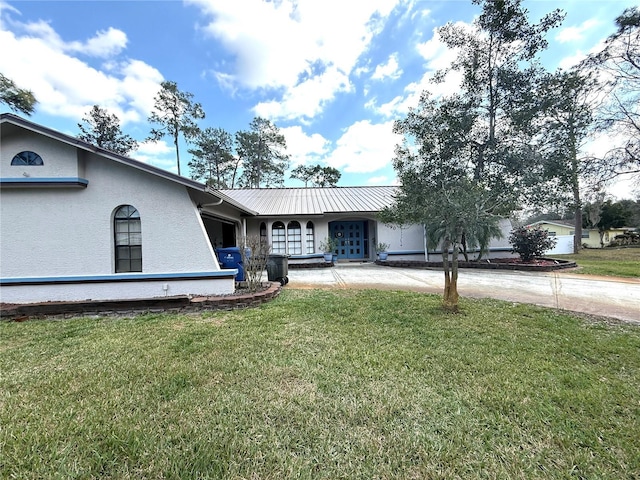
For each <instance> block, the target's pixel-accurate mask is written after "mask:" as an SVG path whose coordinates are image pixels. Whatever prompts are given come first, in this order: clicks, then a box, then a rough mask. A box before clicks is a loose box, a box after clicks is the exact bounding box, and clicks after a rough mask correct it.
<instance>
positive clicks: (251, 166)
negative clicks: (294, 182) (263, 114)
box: [236, 117, 289, 188]
mask: <svg viewBox="0 0 640 480" xmlns="http://www.w3.org/2000/svg"><path fill="white" fill-rule="evenodd" d="M286 148H287V143H286V141H285V138H284V135H282V134H281V133H280V131H279V130H278V127H276V126H275V125H274V124H272V123H271V122H270V121H269V120H266V119H264V118H260V117H255V118H254V119H253V120H252V122H251V125H250V130H249V131H240V132H237V133H236V151H237V153H238V157H239V158H240V160H241V162H242V175H241V176H240V179H239V183H240V185H241V186H242V187H245V188H260V187H261V186H265V187H278V186H282V185H283V184H284V172H285V170H286V169H287V167H288V166H289V156H288V155H287V154H285V153H284V150H286Z"/></svg>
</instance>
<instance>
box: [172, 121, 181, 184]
mask: <svg viewBox="0 0 640 480" xmlns="http://www.w3.org/2000/svg"><path fill="white" fill-rule="evenodd" d="M173 144H174V145H175V146H176V161H177V162H178V175H180V149H179V148H178V130H176V133H175V135H174V137H173Z"/></svg>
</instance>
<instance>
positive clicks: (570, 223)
mask: <svg viewBox="0 0 640 480" xmlns="http://www.w3.org/2000/svg"><path fill="white" fill-rule="evenodd" d="M544 223H546V224H549V225H556V226H558V227H567V228H573V227H574V226H575V223H574V221H573V220H539V221H537V222H533V223H531V224H529V225H527V226H528V227H533V226H534V225H542V224H544Z"/></svg>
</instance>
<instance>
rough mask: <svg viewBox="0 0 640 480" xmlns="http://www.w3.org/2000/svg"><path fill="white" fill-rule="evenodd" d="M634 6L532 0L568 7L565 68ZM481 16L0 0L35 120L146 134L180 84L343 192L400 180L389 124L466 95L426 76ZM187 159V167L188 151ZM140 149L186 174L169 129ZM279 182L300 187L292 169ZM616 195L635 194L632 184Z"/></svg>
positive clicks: (8, 57)
mask: <svg viewBox="0 0 640 480" xmlns="http://www.w3.org/2000/svg"><path fill="white" fill-rule="evenodd" d="M636 3H637V2H634V1H628V0H597V1H596V0H575V1H574V0H555V1H551V0H525V1H524V2H523V5H524V6H525V8H527V9H528V10H529V18H530V21H531V22H537V21H538V20H539V19H540V18H541V17H542V16H543V15H544V14H546V13H548V12H550V11H552V10H553V9H554V8H560V9H562V10H563V11H564V12H565V13H566V17H565V20H564V22H563V24H562V26H561V27H559V28H557V29H555V30H552V31H551V32H549V33H548V35H547V39H548V41H549V48H548V49H547V51H545V52H544V54H543V55H542V57H541V60H542V62H543V64H544V65H545V66H546V67H547V68H548V69H549V70H555V69H556V68H559V67H561V68H565V69H566V68H569V67H571V66H572V65H574V64H576V63H577V62H579V61H580V60H581V59H582V58H584V56H585V55H587V54H588V53H589V52H591V51H594V50H597V49H599V47H600V46H601V44H602V41H603V40H604V39H605V38H606V37H607V36H608V35H610V34H611V33H613V32H614V31H615V24H614V20H615V18H616V17H617V16H618V15H620V14H621V13H622V11H623V10H624V9H625V8H627V7H631V6H634V5H635V4H636ZM479 13H480V7H479V6H478V5H474V4H472V2H471V1H470V0H442V1H431V0H271V1H265V0H184V1H160V0H156V1H134V0H130V1H9V2H7V1H5V0H0V72H2V73H3V74H4V75H5V76H7V77H9V78H11V79H12V80H14V81H15V82H16V84H17V85H18V86H20V87H22V88H27V89H29V90H31V91H32V92H33V93H34V94H35V96H36V98H37V99H38V101H39V103H38V105H37V107H36V112H35V113H34V114H33V115H32V116H31V117H30V119H31V120H32V121H34V122H36V123H39V124H42V125H44V126H47V127H49V128H53V129H56V130H59V131H61V132H64V133H67V134H70V135H77V134H78V133H79V128H78V125H77V124H78V123H79V122H80V121H81V120H82V118H83V117H84V116H86V114H87V113H88V112H89V110H90V109H91V107H92V106H93V105H99V106H101V107H102V108H106V109H107V110H108V111H109V112H110V113H113V114H115V115H117V116H118V117H119V119H120V120H121V122H122V130H123V132H124V133H127V134H129V135H131V136H132V137H134V138H135V139H136V140H138V141H140V142H143V141H144V140H145V138H146V137H147V136H148V135H149V131H150V129H151V128H152V125H151V124H150V123H149V122H148V121H147V118H148V116H149V114H150V112H151V110H152V108H153V102H154V100H153V99H154V96H155V95H156V94H157V92H158V90H159V88H160V83H161V82H162V81H164V80H170V81H174V82H176V83H177V85H178V88H179V89H180V90H182V91H185V92H190V93H192V94H193V96H194V101H196V102H199V103H201V104H202V106H203V109H204V111H205V113H206V118H205V119H203V120H201V121H200V122H199V125H200V127H201V128H205V127H213V128H223V129H225V130H227V131H228V132H230V133H232V134H233V133H235V132H237V131H240V130H248V129H249V124H250V122H251V120H252V119H253V118H254V117H256V116H260V117H263V118H267V119H269V120H270V121H271V122H272V123H274V124H275V125H276V126H277V127H278V128H279V129H280V132H281V133H282V134H283V135H284V136H285V138H286V142H287V153H288V154H289V155H290V157H291V169H293V168H295V167H296V166H298V165H303V164H304V165H315V164H321V165H323V166H331V167H334V168H337V169H338V170H339V171H340V172H341V174H342V177H341V179H340V181H339V183H338V185H339V186H359V185H393V184H396V183H397V179H396V175H395V172H394V170H393V166H392V159H393V152H394V147H395V145H396V144H397V143H399V141H400V138H399V137H397V136H396V135H394V133H393V131H392V126H393V122H394V120H396V119H399V118H402V117H403V116H404V115H406V113H407V111H408V109H409V108H410V107H415V106H417V104H418V99H419V96H420V93H421V92H422V91H423V90H425V89H429V90H430V91H431V92H434V93H442V94H447V93H451V92H454V91H455V89H456V82H455V81H449V82H446V83H445V84H444V85H441V86H439V87H438V88H437V89H434V86H433V85H430V84H429V79H430V78H431V76H432V75H433V73H434V72H435V71H437V70H438V69H441V68H444V67H446V66H447V65H448V64H449V63H450V62H451V60H452V59H453V58H454V53H453V52H452V51H450V50H448V49H447V48H446V47H445V46H444V45H443V44H442V43H441V42H440V40H439V37H438V35H437V29H438V27H440V26H442V25H445V24H446V23H447V22H453V23H460V24H470V23H471V22H472V21H473V19H474V17H475V16H477V15H478V14H479ZM0 109H1V111H3V112H4V111H8V109H7V108H6V106H5V105H0ZM593 148H594V149H598V148H606V145H600V146H595V147H593ZM180 152H181V170H182V173H183V175H188V168H187V162H188V160H189V157H190V156H189V155H188V154H187V151H186V146H185V145H184V144H182V145H181V150H180ZM131 156H132V157H133V158H135V159H138V160H141V161H144V162H147V163H150V164H152V165H155V166H157V167H160V168H164V169H167V170H170V171H172V172H174V173H176V172H177V167H176V165H175V163H176V162H175V150H174V148H173V145H172V144H171V140H170V139H169V138H168V137H165V139H164V140H163V141H160V142H158V143H151V142H144V143H141V145H140V148H139V149H138V150H137V151H136V152H134V153H133V154H132V155H131ZM285 185H286V186H290V187H297V186H303V184H302V182H300V181H299V180H295V179H290V178H289V173H287V174H286V182H285ZM616 188H617V191H616V192H614V193H617V194H618V196H619V197H625V196H627V195H626V189H628V188H630V187H629V186H628V185H626V186H619V187H616Z"/></svg>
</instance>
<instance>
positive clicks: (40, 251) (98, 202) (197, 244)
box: [0, 145, 220, 278]
mask: <svg viewBox="0 0 640 480" xmlns="http://www.w3.org/2000/svg"><path fill="white" fill-rule="evenodd" d="M5 148H6V146H5V145H3V150H4V149H5ZM41 152H42V150H41ZM41 152H38V153H40V155H41V156H43V158H44V159H45V162H47V158H48V157H47V156H46V153H45V152H42V153H41ZM32 168H37V167H32ZM86 171H87V177H88V179H89V185H88V187H87V188H86V189H78V188H28V187H27V188H24V187H22V188H5V189H3V190H2V194H1V195H2V204H1V206H0V215H1V217H0V222H1V224H2V229H1V230H2V231H1V233H0V239H1V244H2V246H3V248H2V253H1V254H0V255H1V257H0V258H1V264H0V265H1V268H2V277H5V278H6V277H25V276H26V277H40V276H65V275H104V274H110V273H114V272H115V266H114V259H115V253H114V240H113V238H114V235H113V215H114V211H115V210H116V208H118V207H119V206H120V205H132V206H134V207H135V208H136V209H137V210H138V212H139V213H140V218H141V223H142V271H143V272H144V273H160V272H163V273H174V272H204V271H212V270H219V268H220V267H219V266H218V263H217V260H216V257H215V254H214V252H213V250H212V248H211V246H210V244H209V241H208V239H207V235H206V232H205V230H204V225H203V224H202V221H201V218H200V215H199V214H198V211H197V208H196V207H195V205H193V202H191V200H190V198H189V195H188V192H187V190H186V188H185V187H183V186H181V185H176V184H173V183H172V182H170V181H167V180H163V179H161V178H157V177H153V176H151V175H149V174H145V173H144V172H139V171H136V170H134V169H132V168H130V167H126V166H124V165H120V164H117V163H115V162H110V161H104V160H103V159H102V160H101V159H92V161H89V162H87V167H86Z"/></svg>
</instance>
